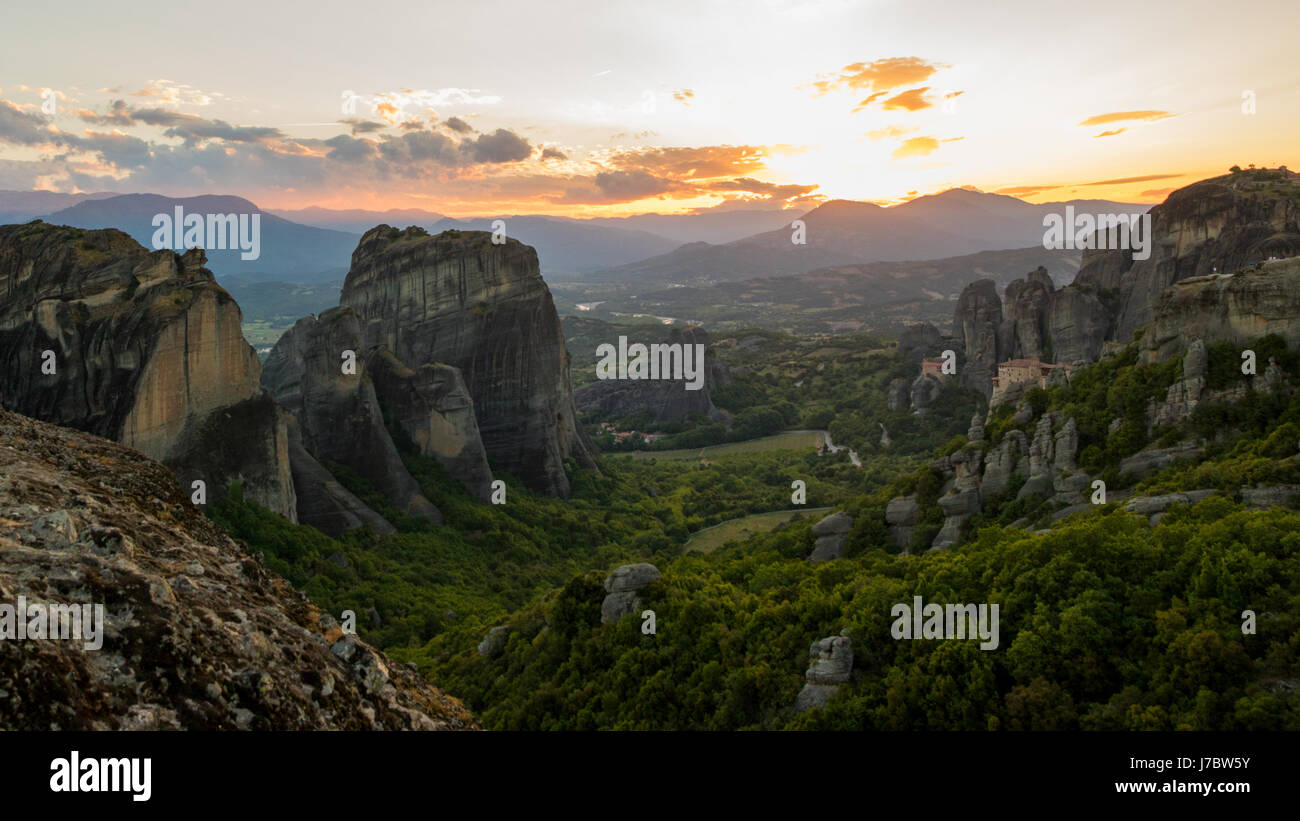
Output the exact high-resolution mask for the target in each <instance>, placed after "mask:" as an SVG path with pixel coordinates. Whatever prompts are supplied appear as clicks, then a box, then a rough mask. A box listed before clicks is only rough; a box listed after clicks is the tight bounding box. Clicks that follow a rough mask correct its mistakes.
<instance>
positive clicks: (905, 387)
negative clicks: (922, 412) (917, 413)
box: [885, 378, 912, 411]
mask: <svg viewBox="0 0 1300 821" xmlns="http://www.w3.org/2000/svg"><path fill="white" fill-rule="evenodd" d="M911 394H912V387H911V385H909V384H908V383H907V380H906V379H902V378H899V379H894V380H893V381H891V382H890V383H889V390H888V392H887V393H886V394H885V407H886V408H888V409H889V410H891V411H901V410H907V408H908V406H910V405H911Z"/></svg>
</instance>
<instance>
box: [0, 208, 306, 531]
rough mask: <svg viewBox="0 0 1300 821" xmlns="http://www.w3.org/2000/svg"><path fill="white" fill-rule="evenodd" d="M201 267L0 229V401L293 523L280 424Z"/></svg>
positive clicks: (186, 259)
mask: <svg viewBox="0 0 1300 821" xmlns="http://www.w3.org/2000/svg"><path fill="white" fill-rule="evenodd" d="M204 262H205V257H204V255H203V252H202V251H201V250H197V249H195V250H191V251H188V252H186V253H185V254H184V255H183V256H182V255H178V254H175V253H173V252H171V251H155V252H149V251H147V250H145V248H143V247H142V246H140V245H139V244H138V243H136V242H135V241H134V240H132V239H131V238H130V237H128V236H126V235H125V234H123V233H121V232H118V231H113V230H104V231H82V230H80V229H75V228H67V227H61V226H52V225H47V224H45V223H43V222H39V221H38V222H33V223H29V224H27V225H14V226H6V227H3V228H0V358H2V361H0V364H2V365H3V373H0V400H3V402H4V404H5V406H6V407H8V408H9V409H11V410H16V411H18V412H20V413H23V414H26V415H28V416H32V417H36V418H39V419H44V420H46V421H50V422H54V423H56V424H59V425H65V426H69V427H75V428H79V429H81V430H85V431H88V432H91V433H94V434H97V435H99V436H104V437H107V438H110V439H114V440H117V441H120V442H123V443H124V444H127V445H129V446H131V447H133V448H135V449H136V450H139V451H140V452H141V453H144V454H145V455H147V456H150V457H152V458H155V459H158V460H160V461H163V462H165V463H166V464H168V465H169V466H172V467H173V469H175V470H176V471H177V473H178V476H180V478H181V479H182V480H183V481H186V482H187V484H188V482H190V481H193V480H195V479H202V480H204V481H205V482H206V483H207V485H208V486H209V488H210V489H211V490H210V492H211V491H214V490H215V491H219V490H220V489H221V488H223V487H224V486H226V485H228V484H229V483H230V482H232V481H235V480H240V481H243V482H244V484H245V487H246V490H247V493H248V495H249V497H250V498H252V499H255V500H256V501H258V502H259V503H260V504H262V505H264V506H266V507H268V508H270V509H271V510H274V511H276V512H278V513H281V514H282V515H285V516H287V517H289V518H293V516H294V508H295V500H294V492H293V484H292V480H291V478H290V474H289V464H288V458H287V454H288V435H287V430H286V427H285V419H284V418H283V416H282V415H281V414H280V413H279V412H278V411H277V410H276V408H275V406H274V405H273V404H272V403H270V402H268V401H266V399H265V396H264V394H263V393H262V391H261V389H260V388H259V387H258V380H259V376H260V373H261V366H260V364H259V363H258V360H257V355H256V353H255V352H254V351H253V349H252V347H250V346H249V345H248V343H247V342H245V341H244V337H243V333H242V331H241V329H240V324H241V315H240V311H239V306H238V305H236V304H235V302H234V300H233V299H232V298H231V297H230V295H229V294H227V293H226V292H225V290H224V289H222V288H221V287H220V286H219V285H217V284H216V282H215V280H214V279H213V277H212V273H211V272H210V271H208V270H207V269H206V268H204V267H203V265H204ZM46 351H51V352H52V353H53V358H50V357H49V356H48V355H47V354H46V353H45V352H46ZM51 369H52V370H53V373H50V372H49V371H50V370H51ZM235 424H237V425H238V427H237V428H236V427H235ZM236 431H237V432H236ZM228 434H233V435H228Z"/></svg>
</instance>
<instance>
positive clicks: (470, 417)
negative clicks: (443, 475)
mask: <svg viewBox="0 0 1300 821" xmlns="http://www.w3.org/2000/svg"><path fill="white" fill-rule="evenodd" d="M366 366H367V368H368V369H369V373H370V377H371V379H372V380H373V381H374V385H375V395H376V397H377V398H378V399H379V401H380V402H381V404H382V406H383V408H384V410H386V411H387V413H388V415H390V416H391V418H392V420H393V424H394V425H396V426H397V427H398V428H400V429H401V430H402V431H403V432H404V433H405V434H406V435H407V436H408V437H410V439H411V440H412V442H413V443H414V444H415V446H416V447H417V448H418V449H419V450H420V452H421V453H423V454H424V455H425V456H431V457H433V458H434V459H436V460H437V461H438V463H439V464H441V465H442V466H443V467H444V468H446V469H447V472H448V473H450V474H451V475H452V477H454V478H455V479H457V480H459V481H460V483H461V484H462V485H464V487H465V489H466V490H468V491H469V492H470V494H471V495H473V496H474V497H475V498H477V499H479V500H480V501H487V500H488V499H489V498H490V496H491V487H492V471H491V470H490V469H489V468H488V461H487V452H486V451H485V450H484V449H483V440H482V438H481V437H480V436H479V430H478V420H477V419H475V417H474V400H473V398H472V397H470V395H469V389H468V388H467V387H466V385H465V381H464V380H463V379H462V378H461V374H460V371H459V370H457V369H456V368H453V367H451V366H450V365H442V364H438V363H432V364H425V365H421V366H420V367H419V368H416V369H411V368H408V367H407V366H406V365H405V364H403V363H402V362H401V360H399V359H398V358H397V357H396V356H395V355H394V354H393V353H392V352H391V351H389V350H386V349H382V348H381V349H379V350H376V351H374V352H372V353H371V355H370V358H369V359H368V360H367V361H366Z"/></svg>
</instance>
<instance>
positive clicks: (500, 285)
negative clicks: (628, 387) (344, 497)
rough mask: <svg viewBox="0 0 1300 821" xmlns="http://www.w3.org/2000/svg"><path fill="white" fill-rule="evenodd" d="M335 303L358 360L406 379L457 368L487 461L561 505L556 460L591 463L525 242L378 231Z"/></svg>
mask: <svg viewBox="0 0 1300 821" xmlns="http://www.w3.org/2000/svg"><path fill="white" fill-rule="evenodd" d="M339 302H340V305H341V306H342V307H345V308H350V309H351V310H352V311H353V312H354V313H355V314H356V316H357V318H358V320H359V321H360V323H361V334H362V338H363V341H364V345H365V348H366V351H367V355H366V357H365V358H366V359H367V360H369V359H370V357H371V354H373V352H375V351H377V350H387V351H388V352H390V353H391V354H392V355H393V356H394V357H395V358H396V359H397V361H399V362H400V363H402V364H404V365H405V366H406V367H407V368H409V369H411V370H413V371H416V372H417V373H418V372H419V371H420V369H421V368H423V367H424V366H425V365H436V364H442V365H447V366H450V367H451V368H454V369H456V370H458V371H459V373H460V376H461V377H462V379H463V380H464V389H465V394H466V395H467V396H468V397H470V398H471V399H472V400H473V403H474V416H475V419H476V420H477V425H478V431H479V435H480V438H481V440H482V443H483V448H484V451H485V452H486V454H487V458H488V460H489V461H490V462H491V463H492V464H494V465H496V466H498V467H500V468H501V469H503V470H505V471H508V472H510V473H513V474H515V475H517V476H518V477H519V478H520V479H521V480H522V481H523V482H524V484H525V485H527V486H528V487H530V488H532V489H533V490H536V491H538V492H542V493H547V494H550V495H554V496H561V497H567V496H568V495H569V480H568V477H567V476H566V475H565V472H564V462H565V460H568V459H572V460H574V461H576V462H577V463H578V464H579V465H582V466H587V467H594V463H593V462H592V461H591V445H590V443H589V442H588V440H587V438H586V434H585V433H583V431H582V430H581V428H580V427H578V425H577V420H576V416H577V414H576V411H575V409H574V405H573V396H572V392H571V389H570V383H569V359H568V352H567V351H566V350H565V348H564V337H563V334H562V333H561V330H560V321H559V317H558V316H557V315H556V313H555V305H554V303H553V302H552V301H551V293H550V291H549V290H548V289H547V287H546V283H545V282H544V281H543V280H542V276H541V273H540V271H539V269H538V263H537V253H536V252H535V251H534V250H533V249H532V248H530V247H529V246H527V245H524V244H522V243H520V242H518V241H517V240H513V239H508V240H506V241H505V242H504V243H502V244H496V243H493V241H492V234H490V233H487V232H484V231H444V232H443V233H441V234H438V235H437V236H430V235H429V234H428V233H426V232H425V231H424V230H422V229H420V228H415V227H412V228H407V229H406V230H403V231H399V230H397V229H396V228H392V227H390V226H387V225H381V226H379V227H377V228H373V229H371V230H370V231H367V232H366V234H365V236H363V237H362V238H361V242H360V244H359V245H358V246H357V249H356V251H355V252H354V253H353V255H352V267H351V270H350V271H349V272H348V276H347V279H346V281H345V282H344V285H343V293H342V295H341V297H340V300H339ZM442 376H443V377H444V378H447V379H450V378H451V377H450V374H449V373H447V372H443V374H442ZM452 388H453V390H451V391H450V393H448V394H446V395H448V396H451V395H453V394H455V393H456V389H455V386H454V385H452ZM380 400H381V402H384V401H385V400H384V399H383V397H382V396H381V397H380ZM413 436H414V435H413ZM435 447H436V446H435ZM461 478H462V479H463V478H464V477H461Z"/></svg>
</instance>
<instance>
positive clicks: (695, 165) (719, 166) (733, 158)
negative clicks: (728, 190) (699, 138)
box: [608, 145, 767, 179]
mask: <svg viewBox="0 0 1300 821" xmlns="http://www.w3.org/2000/svg"><path fill="white" fill-rule="evenodd" d="M766 156H767V149H765V148H763V147H761V146H754V145H709V146H701V147H684V146H658V147H642V148H622V149H618V150H617V151H616V153H614V154H613V155H611V156H610V157H609V158H608V162H609V164H611V165H612V166H614V167H616V168H624V169H632V168H640V169H643V170H646V171H649V172H651V173H653V174H657V175H660V176H664V177H672V178H676V179H710V178H717V177H736V176H747V175H749V174H753V173H755V172H758V171H762V170H763V169H764V168H765V167H766V166H765V163H764V161H765V158H766Z"/></svg>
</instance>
